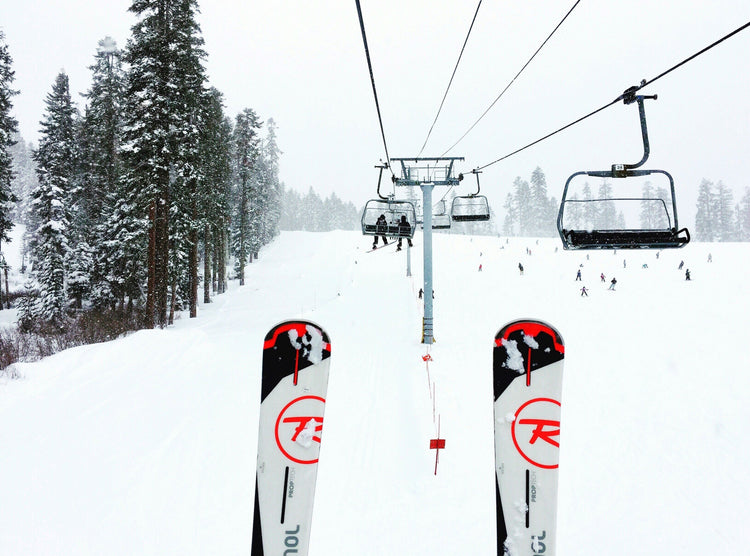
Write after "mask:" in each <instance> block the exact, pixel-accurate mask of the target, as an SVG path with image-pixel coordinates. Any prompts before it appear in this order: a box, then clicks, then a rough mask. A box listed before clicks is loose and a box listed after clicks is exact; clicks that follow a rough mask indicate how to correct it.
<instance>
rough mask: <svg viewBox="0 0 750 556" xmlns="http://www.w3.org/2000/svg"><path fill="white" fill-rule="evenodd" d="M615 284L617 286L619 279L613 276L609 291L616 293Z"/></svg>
mask: <svg viewBox="0 0 750 556" xmlns="http://www.w3.org/2000/svg"><path fill="white" fill-rule="evenodd" d="M615 284H617V278H615V277H614V276H613V277H612V280H611V281H610V283H609V289H610V290H612V291H615Z"/></svg>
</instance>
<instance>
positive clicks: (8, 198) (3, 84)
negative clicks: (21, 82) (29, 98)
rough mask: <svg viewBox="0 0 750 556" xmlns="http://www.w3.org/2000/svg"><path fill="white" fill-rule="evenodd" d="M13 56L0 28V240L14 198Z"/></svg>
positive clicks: (15, 123)
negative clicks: (12, 187) (12, 186)
mask: <svg viewBox="0 0 750 556" xmlns="http://www.w3.org/2000/svg"><path fill="white" fill-rule="evenodd" d="M12 66H13V58H12V57H11V55H10V52H9V51H8V45H6V44H5V35H4V34H3V32H2V30H0V242H4V241H10V237H9V235H8V234H9V232H10V230H11V229H12V228H13V221H12V213H13V204H14V202H15V201H16V200H17V199H16V196H15V195H14V194H13V191H12V189H11V183H12V181H13V177H14V171H13V159H12V157H11V154H10V150H9V149H10V148H11V147H12V146H13V145H14V144H15V143H16V141H15V134H16V132H17V131H18V121H17V120H16V119H15V118H14V117H13V116H12V115H11V109H12V108H13V103H12V98H13V96H14V95H17V94H18V91H15V90H13V89H12V84H13V80H14V75H15V72H14V71H13V69H12Z"/></svg>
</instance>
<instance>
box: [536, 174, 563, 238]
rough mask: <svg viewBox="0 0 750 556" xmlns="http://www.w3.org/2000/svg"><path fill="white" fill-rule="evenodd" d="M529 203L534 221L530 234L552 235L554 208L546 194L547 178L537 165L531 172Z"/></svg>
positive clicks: (553, 229)
mask: <svg viewBox="0 0 750 556" xmlns="http://www.w3.org/2000/svg"><path fill="white" fill-rule="evenodd" d="M531 203H532V209H531V210H532V212H533V216H532V218H533V222H534V224H533V226H532V229H531V235H533V236H537V237H538V236H552V235H554V233H555V229H556V227H555V217H556V215H555V208H554V206H553V205H552V204H551V203H550V199H549V198H548V196H547V178H546V177H545V175H544V172H543V171H542V169H541V168H540V167H539V166H537V167H536V168H535V169H534V171H533V172H532V173H531ZM556 204H557V203H555V205H556Z"/></svg>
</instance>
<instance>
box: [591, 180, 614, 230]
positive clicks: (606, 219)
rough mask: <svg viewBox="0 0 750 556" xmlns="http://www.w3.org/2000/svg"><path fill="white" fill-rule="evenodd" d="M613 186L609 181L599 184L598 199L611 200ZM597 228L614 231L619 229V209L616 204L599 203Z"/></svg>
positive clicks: (608, 202) (604, 201)
mask: <svg viewBox="0 0 750 556" xmlns="http://www.w3.org/2000/svg"><path fill="white" fill-rule="evenodd" d="M611 198H612V184H611V183H610V182H608V181H607V180H604V181H602V182H601V183H600V184H599V192H598V194H597V199H611ZM596 227H597V228H599V229H602V230H613V229H616V228H617V207H616V206H615V204H614V202H612V201H608V200H603V201H602V202H601V203H599V210H598V214H597V220H596Z"/></svg>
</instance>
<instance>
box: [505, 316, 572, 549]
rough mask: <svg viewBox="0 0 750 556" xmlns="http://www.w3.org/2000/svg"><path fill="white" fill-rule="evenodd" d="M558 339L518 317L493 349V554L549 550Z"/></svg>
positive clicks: (554, 495)
mask: <svg viewBox="0 0 750 556" xmlns="http://www.w3.org/2000/svg"><path fill="white" fill-rule="evenodd" d="M564 358H565V345H564V344H563V340H562V337H561V336H560V334H559V332H557V330H555V329H554V328H553V327H552V326H550V325H549V324H546V323H544V322H541V321H535V320H519V321H515V322H511V323H509V324H507V325H505V326H504V327H503V328H502V329H501V330H500V331H499V332H498V333H497V335H496V336H495V347H494V353H493V383H494V399H495V406H494V410H495V411H494V416H495V494H496V507H497V554H498V555H499V556H537V555H542V554H543V555H544V556H554V554H555V542H556V522H557V465H558V455H559V448H560V398H561V394H562V373H563V361H564Z"/></svg>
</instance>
